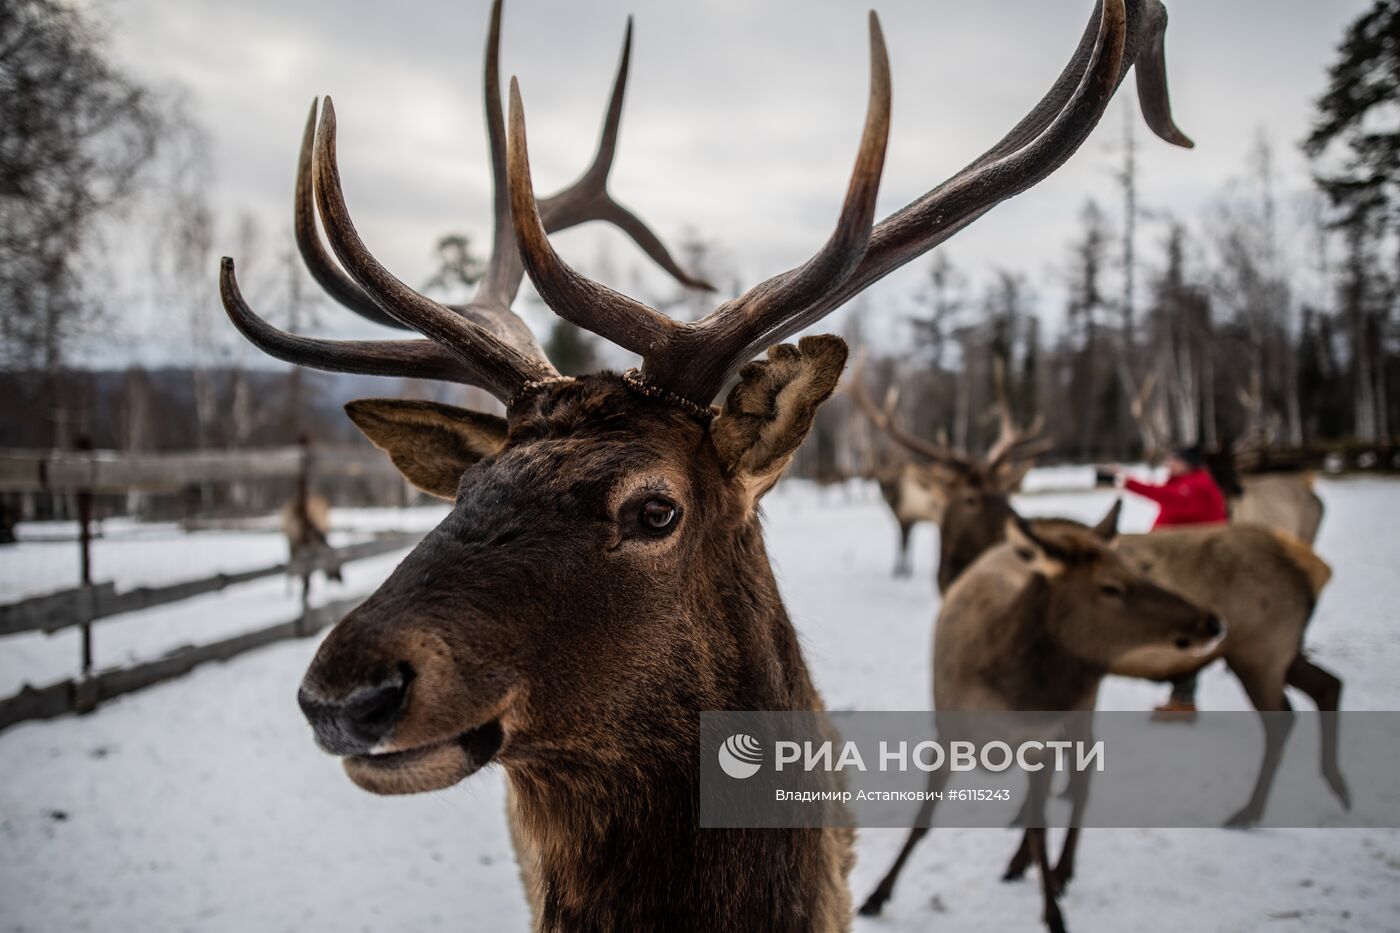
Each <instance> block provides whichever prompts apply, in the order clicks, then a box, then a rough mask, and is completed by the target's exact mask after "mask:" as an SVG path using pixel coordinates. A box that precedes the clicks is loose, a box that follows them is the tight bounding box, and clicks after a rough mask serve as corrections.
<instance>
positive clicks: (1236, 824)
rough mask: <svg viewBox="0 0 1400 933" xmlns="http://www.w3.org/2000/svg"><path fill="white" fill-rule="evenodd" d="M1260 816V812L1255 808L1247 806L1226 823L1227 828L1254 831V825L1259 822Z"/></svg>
mask: <svg viewBox="0 0 1400 933" xmlns="http://www.w3.org/2000/svg"><path fill="white" fill-rule="evenodd" d="M1260 815H1261V814H1260V813H1259V811H1258V810H1256V809H1255V808H1254V807H1252V806H1246V807H1245V808H1244V809H1243V810H1241V811H1240V812H1238V813H1236V814H1235V815H1234V816H1232V817H1230V818H1229V819H1228V820H1226V821H1225V828H1226V829H1253V828H1254V825H1255V824H1256V823H1258V822H1259V817H1260Z"/></svg>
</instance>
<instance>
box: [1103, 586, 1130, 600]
mask: <svg viewBox="0 0 1400 933" xmlns="http://www.w3.org/2000/svg"><path fill="white" fill-rule="evenodd" d="M1099 592H1100V593H1102V594H1103V595H1105V596H1107V597H1108V598H1109V599H1122V598H1123V593H1124V590H1123V588H1122V587H1121V586H1117V585H1115V584H1112V583H1105V584H1104V585H1103V586H1101V587H1099Z"/></svg>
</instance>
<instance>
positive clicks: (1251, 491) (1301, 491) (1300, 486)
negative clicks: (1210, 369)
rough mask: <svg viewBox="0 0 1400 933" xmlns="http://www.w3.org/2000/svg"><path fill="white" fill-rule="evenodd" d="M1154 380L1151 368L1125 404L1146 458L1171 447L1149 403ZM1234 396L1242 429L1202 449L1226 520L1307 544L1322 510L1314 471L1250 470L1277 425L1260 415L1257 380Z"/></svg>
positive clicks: (1160, 412)
mask: <svg viewBox="0 0 1400 933" xmlns="http://www.w3.org/2000/svg"><path fill="white" fill-rule="evenodd" d="M1157 385H1158V373H1157V371H1156V370H1153V371H1152V372H1150V373H1149V374H1148V375H1147V378H1145V379H1144V380H1143V382H1142V385H1141V386H1140V387H1139V389H1138V392H1137V394H1136V395H1135V396H1134V398H1133V399H1132V401H1131V403H1130V409H1131V411H1132V414H1133V418H1134V419H1135V420H1136V421H1137V424H1138V429H1139V431H1140V432H1141V434H1142V438H1143V447H1144V453H1145V457H1146V459H1147V460H1148V462H1155V461H1157V460H1159V459H1160V458H1161V457H1162V456H1163V455H1164V454H1165V453H1166V452H1167V451H1169V450H1171V449H1172V441H1171V431H1170V430H1169V429H1168V427H1167V426H1166V420H1167V419H1166V417H1165V411H1164V408H1163V406H1162V405H1160V404H1159V405H1156V406H1153V405H1152V404H1151V403H1152V401H1153V396H1154V389H1156V387H1157ZM1239 400H1240V404H1241V405H1242V406H1243V408H1244V411H1245V415H1246V423H1245V430H1244V433H1243V434H1241V435H1240V436H1239V437H1238V438H1237V439H1236V440H1235V441H1234V443H1232V444H1229V445H1226V446H1224V447H1220V448H1217V449H1214V450H1207V451H1204V452H1203V454H1204V456H1203V459H1204V461H1205V464H1206V467H1207V468H1208V469H1209V470H1210V473H1211V476H1212V478H1214V480H1215V482H1216V484H1217V485H1219V486H1220V490H1221V492H1223V493H1224V494H1225V500H1226V503H1227V504H1228V507H1229V512H1230V521H1232V522H1241V523H1248V524H1252V525H1263V526H1265V527H1267V528H1275V529H1277V530H1279V531H1286V532H1288V533H1289V534H1291V535H1293V536H1294V537H1295V538H1298V539H1299V540H1300V541H1304V542H1306V543H1307V544H1309V545H1311V544H1312V543H1313V542H1314V541H1316V540H1317V530H1318V528H1319V526H1321V524H1322V514H1323V505H1322V499H1321V498H1319V497H1318V495H1317V492H1316V490H1315V489H1314V488H1313V476H1312V474H1311V473H1305V472H1299V471H1280V472H1252V471H1253V470H1255V469H1257V468H1258V466H1259V465H1260V462H1261V460H1262V459H1263V455H1264V452H1265V451H1266V450H1267V448H1268V447H1269V445H1270V443H1271V442H1272V440H1273V437H1274V434H1275V433H1276V430H1277V425H1275V424H1271V423H1270V421H1269V419H1267V418H1265V417H1264V413H1263V398H1262V392H1261V390H1260V387H1259V385H1258V380H1257V379H1256V380H1255V384H1254V385H1253V386H1252V388H1251V389H1250V390H1244V389H1241V390H1240V392H1239Z"/></svg>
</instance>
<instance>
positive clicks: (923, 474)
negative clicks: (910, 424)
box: [850, 361, 1051, 593]
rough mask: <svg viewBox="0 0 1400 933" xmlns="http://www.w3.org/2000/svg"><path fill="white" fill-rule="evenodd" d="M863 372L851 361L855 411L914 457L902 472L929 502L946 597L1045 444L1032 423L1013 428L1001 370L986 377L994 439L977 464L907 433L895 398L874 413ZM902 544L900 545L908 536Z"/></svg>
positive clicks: (1000, 520) (996, 529)
mask: <svg viewBox="0 0 1400 933" xmlns="http://www.w3.org/2000/svg"><path fill="white" fill-rule="evenodd" d="M998 362H999V361H998ZM862 370H863V366H862V365H861V364H860V363H857V365H856V368H855V371H854V372H853V373H852V374H851V380H850V383H851V391H852V392H853V393H854V394H855V397H856V401H857V403H858V404H859V406H860V408H861V410H862V411H864V412H865V414H866V416H867V417H868V418H869V419H870V420H871V422H873V423H874V424H875V426H876V427H877V428H879V429H880V430H881V431H882V432H883V433H884V434H885V435H887V436H888V437H889V438H890V439H891V440H892V441H894V442H895V443H896V444H898V445H899V446H900V447H901V448H902V449H904V450H905V451H906V452H907V453H909V454H910V455H912V456H913V457H914V458H915V460H914V462H906V463H905V465H904V466H903V467H902V469H901V472H902V473H907V474H910V475H911V479H910V480H909V482H910V483H911V484H914V483H916V484H917V486H918V488H919V489H920V490H921V495H922V498H921V499H920V500H919V501H920V502H924V503H928V504H929V506H928V511H927V512H926V513H925V516H924V517H926V518H927V520H929V521H932V522H935V523H937V525H938V527H939V532H938V550H939V553H938V573H937V580H938V591H939V592H940V593H942V592H945V591H946V590H947V589H948V587H949V585H951V584H952V582H953V580H955V579H957V577H958V575H959V574H961V573H962V572H963V570H965V569H966V568H967V567H968V566H969V565H970V564H971V563H972V562H973V561H974V560H976V559H977V557H978V555H979V554H981V553H982V551H984V550H985V549H986V547H987V544H986V542H987V541H989V540H999V539H1000V536H1001V534H1002V529H1003V528H1004V527H1005V525H1006V520H1007V519H1008V518H1010V517H1011V502H1010V496H1011V495H1012V493H1015V492H1017V491H1018V490H1020V488H1021V482H1022V480H1024V479H1025V476H1026V473H1027V472H1029V471H1030V468H1031V466H1032V465H1034V463H1035V458H1036V457H1037V456H1039V455H1040V454H1042V453H1044V452H1045V451H1046V450H1047V449H1048V448H1049V447H1050V444H1051V442H1050V441H1049V440H1048V439H1047V438H1043V437H1041V436H1040V429H1041V420H1040V419H1039V418H1037V419H1036V421H1035V423H1034V424H1032V425H1030V426H1028V427H1024V428H1023V427H1019V426H1018V425H1017V424H1016V421H1015V418H1014V417H1013V416H1012V413H1011V406H1010V404H1009V402H1008V399H1007V395H1006V383H1005V371H1004V370H1003V368H1002V367H1001V366H1000V365H997V366H996V367H995V371H994V373H993V381H994V384H995V386H996V394H997V400H998V403H997V413H998V424H999V433H998V435H997V439H996V441H995V442H993V444H992V446H991V447H990V448H988V450H987V452H986V453H985V454H984V455H983V456H982V458H981V459H974V458H973V457H970V456H968V455H967V454H964V453H962V452H960V451H957V450H954V449H953V448H952V447H950V446H949V445H948V444H947V443H946V442H944V441H942V440H940V441H939V442H937V443H935V442H932V441H927V440H924V439H923V438H921V437H918V436H917V435H915V434H912V433H911V432H909V431H908V430H907V429H905V428H904V427H903V426H902V425H901V424H900V422H899V419H898V418H897V417H896V412H895V404H894V402H895V400H896V399H897V396H896V395H894V394H893V393H892V394H891V395H889V396H887V399H886V403H885V405H884V406H883V407H876V405H875V402H874V399H872V398H871V397H870V394H869V392H868V390H867V389H866V387H865V381H864V379H863V378H862V376H863V372H862ZM896 514H898V513H896ZM902 528H903V520H901V529H902ZM903 539H904V541H903V543H907V532H906V533H905V534H904V535H903ZM902 554H903V544H902V546H901V555H902ZM901 559H902V557H901Z"/></svg>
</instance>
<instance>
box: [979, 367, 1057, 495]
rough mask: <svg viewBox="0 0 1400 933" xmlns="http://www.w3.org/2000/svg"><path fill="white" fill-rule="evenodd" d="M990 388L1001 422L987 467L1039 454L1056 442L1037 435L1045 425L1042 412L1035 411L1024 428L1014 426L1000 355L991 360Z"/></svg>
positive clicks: (988, 456) (992, 467)
mask: <svg viewBox="0 0 1400 933" xmlns="http://www.w3.org/2000/svg"><path fill="white" fill-rule="evenodd" d="M992 388H993V390H994V391H995V392H996V397H997V403H996V409H997V415H998V419H999V421H1000V424H1001V428H1000V432H999V434H998V436H997V439H996V441H995V442H994V443H993V444H992V446H991V447H990V448H989V449H988V450H987V454H986V457H985V458H984V459H985V460H986V461H987V465H988V468H989V469H995V468H996V467H998V466H1000V465H1001V464H1002V463H1004V462H1010V461H1013V460H1028V459H1032V458H1035V457H1038V456H1040V455H1041V454H1043V453H1045V452H1046V451H1047V450H1049V449H1050V448H1052V447H1054V446H1055V442H1054V441H1053V440H1051V439H1050V438H1048V437H1040V436H1039V435H1040V432H1041V430H1042V429H1043V428H1044V427H1045V415H1044V414H1038V415H1036V416H1035V419H1034V420H1033V421H1031V423H1030V426H1029V427H1026V428H1018V427H1016V421H1015V419H1014V418H1013V417H1012V415H1011V401H1010V398H1009V396H1008V395H1007V392H1006V362H1005V361H1004V360H1003V359H1002V358H1001V357H995V358H993V360H992Z"/></svg>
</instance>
